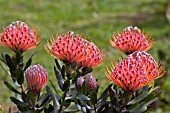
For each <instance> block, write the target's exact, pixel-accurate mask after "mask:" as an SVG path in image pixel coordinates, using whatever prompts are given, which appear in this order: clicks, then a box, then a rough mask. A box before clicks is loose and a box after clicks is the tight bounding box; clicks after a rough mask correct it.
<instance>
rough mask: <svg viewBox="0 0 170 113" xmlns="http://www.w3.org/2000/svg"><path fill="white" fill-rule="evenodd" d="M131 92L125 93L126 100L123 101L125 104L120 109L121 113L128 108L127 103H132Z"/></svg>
mask: <svg viewBox="0 0 170 113" xmlns="http://www.w3.org/2000/svg"><path fill="white" fill-rule="evenodd" d="M131 94H132V93H131V92H126V91H125V96H124V99H123V104H122V107H121V108H120V110H119V113H122V110H123V109H124V108H125V107H126V105H127V103H128V102H129V101H130V99H131V97H132V95H131Z"/></svg>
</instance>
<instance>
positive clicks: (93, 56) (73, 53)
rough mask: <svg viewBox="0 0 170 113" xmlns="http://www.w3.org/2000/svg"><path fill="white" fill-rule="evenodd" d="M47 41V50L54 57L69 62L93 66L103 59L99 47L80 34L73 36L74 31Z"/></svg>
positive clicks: (88, 66)
mask: <svg viewBox="0 0 170 113" xmlns="http://www.w3.org/2000/svg"><path fill="white" fill-rule="evenodd" d="M50 41H51V44H50V43H47V45H46V50H47V52H48V53H50V54H52V55H53V56H54V57H56V58H58V59H60V60H62V61H65V62H69V63H74V62H76V63H77V64H78V65H79V66H82V67H87V68H93V67H95V66H98V65H99V64H100V63H101V61H102V59H103V58H102V55H101V52H100V50H99V49H98V47H97V46H96V45H95V44H94V43H93V42H89V41H87V40H85V39H83V38H81V37H80V36H78V35H76V36H75V37H73V32H69V33H68V36H67V35H66V34H64V35H62V36H58V35H57V40H56V41H54V39H51V40H50Z"/></svg>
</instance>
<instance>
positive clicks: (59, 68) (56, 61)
mask: <svg viewBox="0 0 170 113" xmlns="http://www.w3.org/2000/svg"><path fill="white" fill-rule="evenodd" d="M55 64H56V66H57V69H58V70H59V71H61V67H60V64H59V62H58V60H57V59H55Z"/></svg>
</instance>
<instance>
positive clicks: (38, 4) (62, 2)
mask: <svg viewBox="0 0 170 113" xmlns="http://www.w3.org/2000/svg"><path fill="white" fill-rule="evenodd" d="M168 4H169V5H168ZM169 16H170V1H168V0H0V28H1V29H0V32H2V31H3V27H6V26H8V25H9V24H10V23H11V22H13V21H17V20H20V21H23V22H25V23H26V24H28V25H29V26H30V27H31V28H32V27H33V26H35V25H36V27H37V28H38V29H39V30H40V34H41V35H42V37H43V38H42V41H41V43H42V44H41V45H42V46H40V47H39V48H36V49H33V50H30V51H28V52H25V53H24V55H25V58H26V57H27V56H29V54H31V53H32V52H34V51H36V54H35V56H34V57H33V63H40V64H41V65H43V66H44V67H45V68H46V70H47V71H48V73H49V80H52V82H53V83H54V84H55V85H56V80H55V76H54V73H53V65H54V58H53V57H51V56H50V55H49V54H47V53H46V51H45V50H44V45H45V43H46V41H47V40H49V38H50V37H52V36H54V37H55V35H56V33H59V34H63V33H67V32H68V31H74V34H81V33H83V37H90V40H92V41H93V42H94V43H95V44H96V45H97V46H98V47H99V48H100V49H101V50H104V54H105V55H106V56H107V57H106V58H105V61H104V62H103V63H102V65H101V66H99V67H97V68H95V69H94V72H93V74H94V76H95V78H97V79H98V80H99V85H101V89H100V90H101V91H102V90H103V89H104V88H105V87H106V86H107V85H108V84H109V82H110V81H109V80H108V79H107V78H106V76H105V75H104V70H105V67H106V65H109V64H110V61H111V60H112V59H113V58H114V59H116V60H117V59H118V57H120V56H121V55H123V53H121V52H119V51H118V50H116V49H114V48H113V47H112V46H111V45H110V43H109V39H110V38H111V36H112V34H113V33H114V32H117V31H118V32H122V30H123V29H124V28H125V27H127V26H137V27H138V28H140V29H144V32H145V33H146V32H150V34H151V35H152V37H154V38H155V41H156V44H155V45H154V47H153V48H152V49H151V50H150V51H149V53H150V54H151V55H152V56H153V57H154V58H155V59H156V60H157V61H160V60H162V62H163V63H164V65H165V67H166V69H167V70H166V71H167V74H166V76H164V77H162V78H161V79H158V80H157V81H156V84H157V85H160V87H161V89H163V90H164V92H163V94H162V95H161V97H160V99H159V102H158V107H157V108H156V111H155V112H162V111H164V112H168V111H170V107H169V106H170V88H169V87H170V77H169V76H168V75H169V73H170V72H168V65H169V64H170V52H169V48H170V41H169V38H170V19H169V20H168V18H170V17H169ZM0 51H2V52H6V53H9V54H12V52H11V51H9V49H6V48H4V47H2V46H0ZM158 53H159V54H158ZM159 56H161V58H159ZM1 64H2V63H1ZM2 65H3V64H2ZM9 78H10V77H9V76H7V75H6V74H5V72H4V71H3V69H2V68H0V83H1V86H0V104H3V105H4V106H5V107H9V106H10V105H11V104H12V103H11V102H10V99H9V97H10V91H9V90H8V89H7V88H6V86H5V85H4V84H3V81H4V80H9ZM48 84H49V85H50V82H48ZM56 87H58V86H57V85H56Z"/></svg>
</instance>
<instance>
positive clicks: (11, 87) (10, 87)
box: [4, 81, 21, 94]
mask: <svg viewBox="0 0 170 113" xmlns="http://www.w3.org/2000/svg"><path fill="white" fill-rule="evenodd" d="M4 84H5V85H6V86H7V87H8V88H9V89H10V90H11V91H13V92H15V93H17V94H21V93H20V92H19V91H17V90H16V89H15V88H14V87H13V86H12V85H11V84H9V83H8V82H7V81H4Z"/></svg>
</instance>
